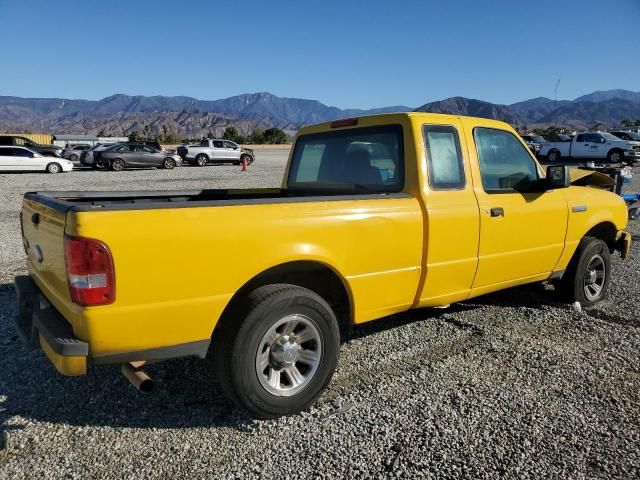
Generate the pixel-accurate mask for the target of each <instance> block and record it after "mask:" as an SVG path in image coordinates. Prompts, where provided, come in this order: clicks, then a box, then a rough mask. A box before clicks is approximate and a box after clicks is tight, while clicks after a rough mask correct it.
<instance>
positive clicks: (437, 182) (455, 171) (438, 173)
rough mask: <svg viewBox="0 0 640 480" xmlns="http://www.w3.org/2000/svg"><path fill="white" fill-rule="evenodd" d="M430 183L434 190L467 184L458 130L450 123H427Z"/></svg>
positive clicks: (425, 130) (424, 132) (425, 134)
mask: <svg viewBox="0 0 640 480" xmlns="http://www.w3.org/2000/svg"><path fill="white" fill-rule="evenodd" d="M422 133H423V137H424V144H425V149H426V152H427V170H428V172H429V185H430V186H431V188H432V189H434V190H460V189H462V188H464V186H465V176H464V166H463V164H462V153H461V150H460V141H459V140H458V132H457V131H456V129H455V128H454V127H452V126H448V125H425V126H424V127H423V131H422Z"/></svg>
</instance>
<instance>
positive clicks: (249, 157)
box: [240, 155, 253, 165]
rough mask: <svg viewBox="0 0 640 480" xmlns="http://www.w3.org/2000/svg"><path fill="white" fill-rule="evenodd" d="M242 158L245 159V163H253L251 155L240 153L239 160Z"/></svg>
mask: <svg viewBox="0 0 640 480" xmlns="http://www.w3.org/2000/svg"><path fill="white" fill-rule="evenodd" d="M242 160H246V162H247V165H251V164H252V163H253V157H252V156H251V155H242V157H240V161H241V162H242Z"/></svg>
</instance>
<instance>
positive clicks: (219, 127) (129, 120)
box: [0, 92, 413, 137]
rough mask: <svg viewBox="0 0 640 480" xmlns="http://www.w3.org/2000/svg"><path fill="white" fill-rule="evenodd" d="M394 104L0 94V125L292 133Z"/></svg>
mask: <svg viewBox="0 0 640 480" xmlns="http://www.w3.org/2000/svg"><path fill="white" fill-rule="evenodd" d="M411 110H413V108H410V107H405V106H394V107H384V108H376V109H372V110H359V109H349V110H342V109H340V108H337V107H329V106H327V105H324V104H323V103H320V102H318V101H317V100H306V99H300V98H285V97H277V96H275V95H272V94H270V93H266V92H262V93H249V94H244V95H238V96H234V97H230V98H225V99H221V100H198V99H196V98H192V97H163V96H154V97H147V96H140V95H138V96H130V95H124V94H116V95H112V96H110V97H106V98H103V99H101V100H97V101H91V100H67V99H62V98H20V97H1V96H0V129H3V130H16V129H20V130H44V131H47V132H52V133H63V132H64V133H96V132H97V131H99V130H103V131H104V132H106V133H110V134H117V135H123V134H129V133H131V132H132V131H134V130H138V131H141V130H142V128H144V125H149V128H150V131H151V132H152V133H160V131H161V128H162V125H165V127H166V128H167V129H168V130H170V131H173V132H176V133H178V134H179V135H181V136H194V137H197V136H201V135H203V134H204V135H206V134H207V133H208V132H209V131H213V132H215V133H216V134H221V132H222V131H223V130H224V128H226V127H227V126H236V128H238V129H239V130H240V132H241V133H245V134H246V133H250V132H251V131H253V129H255V128H257V127H273V126H275V127H279V128H282V129H285V130H290V131H294V130H297V129H298V128H300V126H302V125H307V124H312V123H319V122H325V121H328V120H334V119H336V118H344V117H348V116H353V115H367V114H374V113H386V112H391V111H411Z"/></svg>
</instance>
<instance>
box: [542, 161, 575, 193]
mask: <svg viewBox="0 0 640 480" xmlns="http://www.w3.org/2000/svg"><path fill="white" fill-rule="evenodd" d="M547 185H548V186H549V188H552V189H553V188H567V187H568V186H569V185H571V175H570V174H569V167H567V166H566V165H550V166H548V167H547Z"/></svg>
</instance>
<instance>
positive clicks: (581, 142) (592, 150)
mask: <svg viewBox="0 0 640 480" xmlns="http://www.w3.org/2000/svg"><path fill="white" fill-rule="evenodd" d="M604 143H605V142H604V138H603V137H601V136H600V135H598V134H597V133H581V134H579V135H578V136H576V140H575V142H573V152H572V156H573V157H576V158H599V157H601V158H604V157H606V156H607V155H606V152H605V151H604Z"/></svg>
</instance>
